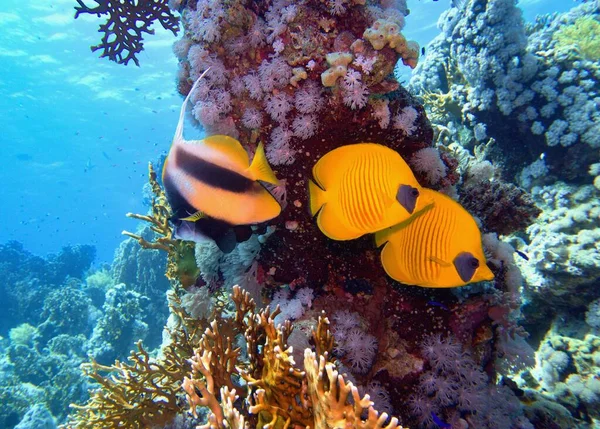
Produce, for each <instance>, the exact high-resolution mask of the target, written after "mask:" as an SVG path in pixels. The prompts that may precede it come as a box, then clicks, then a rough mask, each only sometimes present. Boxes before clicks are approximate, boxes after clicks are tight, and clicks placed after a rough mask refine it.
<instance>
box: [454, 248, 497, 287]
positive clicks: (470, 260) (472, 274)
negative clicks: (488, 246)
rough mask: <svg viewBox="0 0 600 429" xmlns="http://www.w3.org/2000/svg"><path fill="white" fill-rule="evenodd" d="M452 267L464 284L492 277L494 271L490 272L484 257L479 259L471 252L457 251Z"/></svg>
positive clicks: (491, 278)
mask: <svg viewBox="0 0 600 429" xmlns="http://www.w3.org/2000/svg"><path fill="white" fill-rule="evenodd" d="M454 267H455V268H456V272H457V273H458V275H459V277H460V279H461V280H462V281H463V282H464V283H465V284H466V283H471V282H480V281H483V280H493V279H494V273H492V271H491V270H490V269H489V267H488V266H487V264H486V263H485V259H483V260H480V259H478V258H477V257H475V255H473V254H472V253H471V252H462V253H459V254H458V256H457V257H456V258H454Z"/></svg>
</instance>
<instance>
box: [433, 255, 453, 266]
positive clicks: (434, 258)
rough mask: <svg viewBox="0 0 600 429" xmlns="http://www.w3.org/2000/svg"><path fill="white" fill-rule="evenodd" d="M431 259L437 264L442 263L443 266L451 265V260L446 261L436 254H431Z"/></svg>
mask: <svg viewBox="0 0 600 429" xmlns="http://www.w3.org/2000/svg"><path fill="white" fill-rule="evenodd" d="M429 260H430V261H431V262H435V263H436V264H440V265H441V266H442V267H449V266H450V265H451V264H450V263H449V262H446V261H444V260H443V259H440V258H438V257H436V256H430V257H429Z"/></svg>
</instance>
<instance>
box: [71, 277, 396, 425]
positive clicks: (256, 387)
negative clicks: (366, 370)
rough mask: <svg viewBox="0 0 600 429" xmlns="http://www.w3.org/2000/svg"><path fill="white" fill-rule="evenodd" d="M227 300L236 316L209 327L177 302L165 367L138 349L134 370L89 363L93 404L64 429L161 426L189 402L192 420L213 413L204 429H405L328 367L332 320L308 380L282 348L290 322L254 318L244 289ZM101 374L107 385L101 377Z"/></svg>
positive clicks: (323, 324)
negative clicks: (202, 410)
mask: <svg viewBox="0 0 600 429" xmlns="http://www.w3.org/2000/svg"><path fill="white" fill-rule="evenodd" d="M231 299H232V301H233V302H234V304H235V310H234V311H233V312H232V313H231V314H230V315H229V316H227V315H226V314H225V312H224V309H223V308H219V309H217V310H216V312H215V314H213V315H212V317H211V318H210V320H212V321H211V322H209V321H208V320H207V319H191V318H190V317H189V316H188V315H187V314H186V313H185V312H184V311H183V310H182V308H181V307H176V306H178V305H179V304H178V303H177V302H176V301H175V306H174V307H172V310H173V312H174V314H176V315H177V316H178V318H179V324H178V326H177V327H176V328H174V329H173V330H172V331H171V332H170V335H171V342H170V343H169V344H168V345H166V346H165V347H164V348H163V353H162V357H161V358H158V359H153V358H151V357H150V356H149V355H148V353H147V352H146V351H145V350H144V349H143V347H142V346H141V345H140V344H138V351H137V352H132V354H131V357H130V361H131V363H130V364H127V363H121V362H119V361H117V362H116V363H115V364H114V365H113V366H112V367H105V366H102V365H99V364H97V363H96V362H94V361H93V362H92V363H90V364H86V365H84V368H85V370H86V371H87V373H88V375H89V376H90V377H92V378H93V379H94V380H96V381H97V382H98V383H99V384H100V386H101V388H100V389H98V390H96V391H94V392H93V393H92V397H91V399H90V400H89V401H88V403H87V404H85V405H84V406H75V409H76V411H75V413H74V414H72V415H71V416H70V418H69V421H68V422H67V423H66V424H65V425H64V426H62V427H64V428H117V427H119V428H142V427H148V426H154V425H164V424H166V423H168V422H169V421H171V420H173V419H175V417H176V415H177V414H178V413H180V412H181V411H182V408H181V407H182V404H181V401H180V400H179V399H178V398H180V397H181V396H182V394H183V393H184V392H185V395H186V397H187V402H188V403H189V407H190V412H191V413H192V414H193V415H194V416H195V417H198V416H199V414H198V411H197V407H199V406H200V407H206V408H208V410H209V414H208V417H207V424H206V427H213V428H221V427H240V428H243V427H248V426H246V425H245V423H244V421H245V419H251V420H252V422H253V424H254V427H257V428H262V427H288V426H290V425H303V426H310V427H316V428H334V427H341V426H344V427H362V428H373V429H375V428H386V429H393V428H397V427H400V426H399V425H398V423H397V419H395V418H392V419H391V420H390V421H389V423H387V424H386V421H387V420H388V416H387V414H385V413H383V414H381V416H380V415H379V413H378V412H377V411H375V410H374V409H373V407H372V404H373V403H372V401H370V400H369V397H368V396H364V397H362V398H361V397H360V395H359V394H358V390H357V388H356V387H354V385H353V384H352V383H351V382H346V381H345V380H344V377H342V376H341V375H338V373H337V371H336V370H335V366H334V364H333V363H331V362H330V361H328V358H327V356H330V353H329V352H330V351H331V347H332V344H333V342H332V337H331V334H330V333H329V330H328V324H329V322H328V320H327V319H326V318H324V317H320V318H319V320H318V322H317V327H316V328H315V330H314V331H313V340H314V344H315V346H316V350H317V353H318V354H316V353H315V352H313V351H311V350H310V349H307V350H306V351H305V359H304V369H305V371H301V370H300V369H298V368H296V367H295V363H294V359H293V358H292V357H291V356H290V353H291V351H292V349H291V348H289V347H288V346H287V343H286V339H287V338H288V337H289V335H290V333H291V332H292V329H293V328H292V326H291V325H290V323H289V322H286V323H285V324H284V325H279V326H275V323H274V321H273V317H274V316H275V315H276V314H277V312H278V310H276V311H275V312H274V313H271V312H270V310H269V309H266V310H262V311H260V312H255V303H254V301H253V300H252V298H250V296H249V295H248V294H247V293H246V292H243V291H242V290H241V289H240V288H239V287H234V288H233V293H232V297H231ZM203 327H205V330H204V332H203V333H201V332H202V328H203ZM225 332H227V334H225ZM236 337H240V338H243V339H244V341H245V348H244V350H245V351H244V355H245V356H246V358H247V359H242V350H241V348H239V347H236V348H234V346H233V342H234V340H237V338H236ZM317 356H318V360H317ZM104 372H108V374H110V375H107V376H103V375H102V373H104ZM239 377H241V378H242V379H243V380H245V382H246V387H243V386H242V385H241V384H240V378H239ZM325 380H327V382H326V381H325ZM238 392H239V395H244V396H246V397H247V398H248V400H249V406H248V408H247V410H243V411H242V412H240V410H239V409H237V408H236V406H235V405H234V403H237V402H236V399H237V398H238ZM350 394H351V396H352V401H351V400H350V399H349V397H348V396H349V395H350ZM363 411H366V412H367V413H366V417H363ZM246 413H247V417H243V414H246ZM225 422H226V423H225ZM267 424H268V426H267Z"/></svg>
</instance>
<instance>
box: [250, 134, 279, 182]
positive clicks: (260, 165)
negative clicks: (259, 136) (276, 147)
mask: <svg viewBox="0 0 600 429" xmlns="http://www.w3.org/2000/svg"><path fill="white" fill-rule="evenodd" d="M248 172H249V173H250V177H252V179H254V180H261V181H263V182H267V183H272V184H273V185H279V180H278V179H277V177H275V173H273V170H271V166H270V165H269V161H267V155H266V154H265V148H264V146H263V144H262V142H261V143H259V144H258V147H257V148H256V153H255V154H254V159H252V164H250V167H248Z"/></svg>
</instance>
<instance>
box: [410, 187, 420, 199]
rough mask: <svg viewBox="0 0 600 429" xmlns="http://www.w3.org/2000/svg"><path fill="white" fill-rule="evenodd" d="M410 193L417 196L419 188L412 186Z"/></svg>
mask: <svg viewBox="0 0 600 429" xmlns="http://www.w3.org/2000/svg"><path fill="white" fill-rule="evenodd" d="M410 194H411V195H412V196H413V197H415V198H416V197H418V196H419V190H418V189H416V188H413V189H412V191H410Z"/></svg>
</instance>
